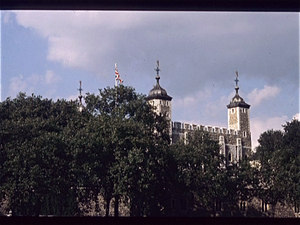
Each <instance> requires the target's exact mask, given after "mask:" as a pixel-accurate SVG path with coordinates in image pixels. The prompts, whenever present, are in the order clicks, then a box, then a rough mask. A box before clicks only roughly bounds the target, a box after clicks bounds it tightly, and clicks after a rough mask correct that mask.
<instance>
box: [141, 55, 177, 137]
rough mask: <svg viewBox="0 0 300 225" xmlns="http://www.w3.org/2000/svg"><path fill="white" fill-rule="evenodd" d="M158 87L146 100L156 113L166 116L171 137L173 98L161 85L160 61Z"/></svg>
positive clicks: (155, 87) (157, 76)
mask: <svg viewBox="0 0 300 225" xmlns="http://www.w3.org/2000/svg"><path fill="white" fill-rule="evenodd" d="M156 63H157V67H156V69H155V70H156V72H157V75H156V77H155V79H156V85H155V86H154V88H152V89H151V91H150V92H149V95H148V96H147V97H146V100H147V101H148V102H149V103H150V104H151V105H152V106H154V107H155V112H156V113H157V114H159V115H164V116H165V117H166V118H167V119H168V120H169V121H170V135H172V97H171V96H169V95H168V94H167V91H166V90H165V89H163V88H162V87H161V86H160V84H159V79H160V77H159V71H160V69H159V61H158V60H157V62H156Z"/></svg>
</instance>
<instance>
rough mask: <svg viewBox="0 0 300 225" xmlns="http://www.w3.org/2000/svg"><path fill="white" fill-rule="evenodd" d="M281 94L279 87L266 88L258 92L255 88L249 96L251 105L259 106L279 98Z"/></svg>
mask: <svg viewBox="0 0 300 225" xmlns="http://www.w3.org/2000/svg"><path fill="white" fill-rule="evenodd" d="M279 92H280V88H279V87H277V86H273V87H272V86H267V85H265V86H264V89H261V90H258V89H257V88H255V89H254V90H253V91H252V92H251V93H250V94H248V96H247V97H248V99H249V102H251V105H252V106H253V107H254V106H258V105H259V104H260V103H262V102H263V101H264V100H267V99H270V98H274V97H275V96H277V95H278V94H279Z"/></svg>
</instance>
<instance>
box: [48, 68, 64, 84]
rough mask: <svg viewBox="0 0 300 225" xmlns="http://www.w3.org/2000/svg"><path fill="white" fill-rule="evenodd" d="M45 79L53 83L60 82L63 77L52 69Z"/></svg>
mask: <svg viewBox="0 0 300 225" xmlns="http://www.w3.org/2000/svg"><path fill="white" fill-rule="evenodd" d="M45 80H46V83H47V84H53V83H57V82H59V81H60V80H61V77H60V76H58V75H57V74H56V73H54V72H53V71H52V70H47V72H46V75H45Z"/></svg>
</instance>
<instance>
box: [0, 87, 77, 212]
mask: <svg viewBox="0 0 300 225" xmlns="http://www.w3.org/2000/svg"><path fill="white" fill-rule="evenodd" d="M0 115H1V131H0V132H1V133H0V136H1V149H0V151H1V155H2V156H4V157H3V158H2V161H1V166H0V168H1V183H0V188H1V194H2V198H6V199H7V200H8V203H9V208H10V209H11V210H12V212H13V215H24V216H25V215H27V216H28V215H36V216H38V215H40V214H56V215H74V214H76V213H78V208H77V204H75V203H76V193H75V188H74V187H76V186H77V183H76V181H77V179H76V177H75V175H74V174H73V173H72V160H73V158H72V153H71V149H68V148H67V146H68V141H67V140H68V139H67V138H66V137H65V136H64V132H63V131H64V129H65V128H66V127H67V126H68V125H70V124H71V123H72V121H73V122H74V121H75V120H76V118H77V119H78V113H77V107H76V104H75V102H66V101H64V100H63V101H57V102H56V103H54V102H52V100H48V99H42V97H41V96H34V95H32V96H31V97H27V96H26V95H25V94H24V93H20V94H19V95H18V96H17V98H15V99H13V100H11V99H9V98H8V99H6V101H4V102H1V103H0Z"/></svg>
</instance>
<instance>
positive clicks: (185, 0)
mask: <svg viewBox="0 0 300 225" xmlns="http://www.w3.org/2000/svg"><path fill="white" fill-rule="evenodd" d="M0 9H2V10H12V9H15V10H19V9H21V10H29V9H33V10H141V11H156V10H160V11H273V12H274V11H275V12H276V11H279V12H281V11H286V12H299V9H300V1H299V0H292V1H289V0H160V1H159V0H1V1H0Z"/></svg>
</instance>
